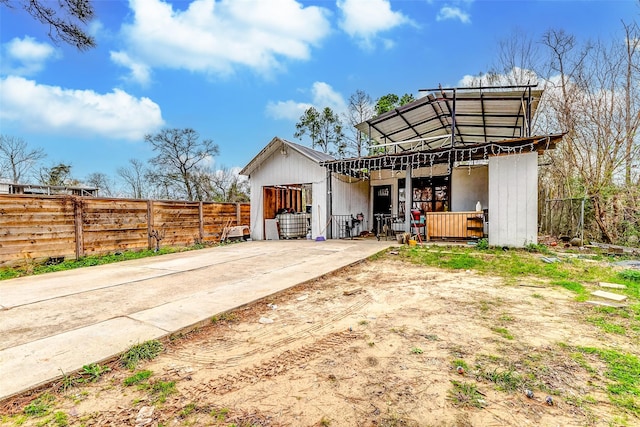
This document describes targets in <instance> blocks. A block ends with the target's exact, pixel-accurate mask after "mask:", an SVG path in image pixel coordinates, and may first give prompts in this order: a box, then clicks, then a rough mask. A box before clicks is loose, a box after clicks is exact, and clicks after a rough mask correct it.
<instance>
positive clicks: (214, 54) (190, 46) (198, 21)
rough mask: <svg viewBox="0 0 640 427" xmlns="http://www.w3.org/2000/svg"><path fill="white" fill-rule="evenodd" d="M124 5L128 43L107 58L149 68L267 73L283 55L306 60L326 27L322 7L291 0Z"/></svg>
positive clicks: (145, 0) (149, 0)
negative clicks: (127, 10)
mask: <svg viewBox="0 0 640 427" xmlns="http://www.w3.org/2000/svg"><path fill="white" fill-rule="evenodd" d="M129 4H130V7H131V9H132V11H133V14H134V18H133V22H132V23H130V24H126V25H123V27H122V31H121V33H122V37H123V40H124V42H126V46H127V47H126V49H125V50H123V51H122V52H118V55H119V56H118V55H116V57H113V56H112V58H114V60H116V61H118V58H120V59H121V58H122V57H123V55H126V56H127V58H128V62H123V61H119V62H118V63H119V64H121V65H127V66H128V65H131V64H137V66H139V67H142V66H145V67H147V68H148V69H151V68H155V67H161V68H171V69H185V70H189V71H194V72H202V73H206V74H214V75H223V76H224V75H229V74H232V73H233V72H235V70H236V69H237V68H239V67H245V68H249V69H252V70H255V71H256V72H260V73H265V74H269V73H271V72H273V70H278V69H280V68H282V66H283V64H282V62H283V61H285V60H291V59H292V60H306V59H308V58H309V56H310V50H311V47H312V46H315V45H317V44H318V43H320V42H321V41H322V39H323V38H324V37H326V36H327V35H328V33H329V30H330V24H329V21H328V20H327V15H328V13H329V12H328V11H327V10H326V9H323V8H320V7H316V6H308V7H303V6H302V5H301V4H300V3H298V2H296V1H295V0H269V1H260V0H245V1H242V0H240V1H238V0H221V1H217V2H216V1H214V0H195V1H193V2H191V3H190V4H189V5H188V7H187V8H186V9H184V10H175V9H174V8H173V7H172V5H170V4H167V3H165V2H163V1H161V0H130V1H129ZM130 68H131V67H130ZM136 77H138V78H140V77H142V78H144V75H140V74H138V75H136V74H135V72H134V74H133V75H132V78H136Z"/></svg>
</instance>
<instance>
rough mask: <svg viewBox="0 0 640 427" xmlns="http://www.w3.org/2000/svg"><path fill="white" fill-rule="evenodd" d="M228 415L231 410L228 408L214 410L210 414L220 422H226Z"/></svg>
mask: <svg viewBox="0 0 640 427" xmlns="http://www.w3.org/2000/svg"><path fill="white" fill-rule="evenodd" d="M228 414H229V410H228V409H227V408H220V409H212V410H211V412H209V415H210V416H211V417H213V418H215V420H216V421H218V422H222V421H224V420H226V419H227V415H228Z"/></svg>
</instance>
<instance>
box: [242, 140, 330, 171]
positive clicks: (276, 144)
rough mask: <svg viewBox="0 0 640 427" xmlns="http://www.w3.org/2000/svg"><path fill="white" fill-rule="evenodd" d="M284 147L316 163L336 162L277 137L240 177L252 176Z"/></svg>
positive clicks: (244, 169)
mask: <svg viewBox="0 0 640 427" xmlns="http://www.w3.org/2000/svg"><path fill="white" fill-rule="evenodd" d="M283 146H284V147H288V148H290V149H292V150H294V151H297V152H298V153H300V154H301V155H303V156H304V157H306V158H308V159H309V160H311V161H313V162H314V163H318V164H319V163H320V162H325V161H331V160H335V158H334V157H333V156H330V155H329V154H327V153H323V152H321V151H318V150H314V149H313V148H309V147H307V146H304V145H300V144H296V143H295V142H291V141H287V140H286V139H282V138H279V137H277V136H276V137H274V138H273V139H272V140H271V142H269V143H268V144H267V146H266V147H264V148H263V149H262V150H261V151H260V152H259V153H258V154H257V155H256V156H255V157H254V158H253V159H251V161H250V162H249V163H248V164H247V165H246V166H245V167H244V168H242V170H241V171H240V175H247V176H248V175H251V173H252V172H253V171H254V170H255V169H256V168H257V167H258V166H260V165H261V164H262V163H263V162H264V161H265V160H266V159H267V158H269V156H271V154H272V153H273V152H274V151H276V150H280V149H281V148H282V147H283Z"/></svg>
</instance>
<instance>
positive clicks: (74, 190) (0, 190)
mask: <svg viewBox="0 0 640 427" xmlns="http://www.w3.org/2000/svg"><path fill="white" fill-rule="evenodd" d="M0 194H40V195H42V194H46V195H54V194H66V195H70V196H87V197H97V196H98V188H95V187H87V186H83V185H40V184H13V183H8V182H0Z"/></svg>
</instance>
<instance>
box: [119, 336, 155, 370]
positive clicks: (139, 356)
mask: <svg viewBox="0 0 640 427" xmlns="http://www.w3.org/2000/svg"><path fill="white" fill-rule="evenodd" d="M161 352H162V343H161V342H160V341H158V340H151V341H146V342H143V343H142V344H136V345H134V346H132V347H131V348H130V349H129V350H127V351H126V352H125V353H123V354H122V356H120V362H121V363H122V365H123V366H124V367H126V368H128V369H132V370H133V369H135V368H136V366H138V363H140V361H142V360H153V359H155V358H156V357H157V356H158V355H159V354H160V353H161Z"/></svg>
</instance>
